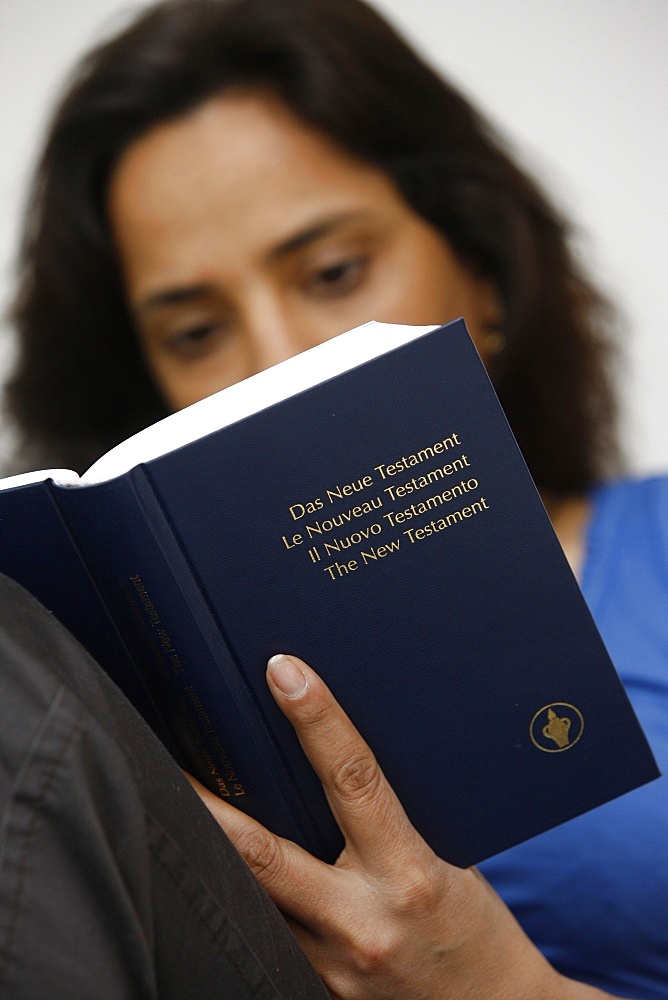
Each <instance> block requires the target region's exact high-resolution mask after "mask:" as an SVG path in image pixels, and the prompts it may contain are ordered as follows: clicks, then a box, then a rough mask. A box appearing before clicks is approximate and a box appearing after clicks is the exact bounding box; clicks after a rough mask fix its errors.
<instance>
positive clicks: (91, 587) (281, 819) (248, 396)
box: [0, 320, 657, 865]
mask: <svg viewBox="0 0 668 1000" xmlns="http://www.w3.org/2000/svg"><path fill="white" fill-rule="evenodd" d="M0 571H2V572H5V573H7V574H8V575H10V576H12V577H14V578H15V579H16V580H18V581H19V582H20V583H22V584H23V585H24V586H26V587H27V588H28V589H29V590H31V591H32V592H33V593H34V594H35V596H36V597H38V598H39V599H40V600H41V601H42V603H43V604H45V605H46V606H47V607H48V608H49V609H51V610H52V611H53V612H54V613H55V614H56V615H57V616H58V617H59V618H60V619H61V620H62V621H63V623H64V624H65V625H66V626H67V627H68V628H69V629H70V630H71V631H72V632H73V633H74V635H75V636H77V637H78V638H79V640H80V641H81V642H82V643H83V645H84V646H86V647H87V648H88V649H89V651H90V652H91V653H92V655H93V656H95V658H96V659H97V660H98V661H99V662H100V663H101V664H102V666H103V667H105V669H106V670H107V671H108V672H109V673H110V674H111V676H112V677H113V678H114V679H115V680H116V682H117V683H118V684H119V685H120V686H121V687H122V688H123V689H124V690H125V692H126V693H127V694H128V696H129V697H130V698H131V699H132V700H133V701H134V703H135V704H136V705H137V707H138V708H139V710H140V711H141V712H142V713H143V714H144V715H145V717H146V719H147V720H148V721H149V723H150V724H151V725H152V726H153V727H154V728H155V730H156V731H157V732H158V734H159V735H160V736H161V738H162V739H163V740H164V741H165V743H166V745H167V746H168V747H169V748H170V750H171V751H172V752H173V753H174V755H175V756H176V757H177V759H178V760H179V762H180V763H181V764H182V766H184V767H186V768H187V769H189V770H190V771H192V772H193V773H195V774H196V775H197V776H198V777H199V778H200V779H201V780H202V781H204V782H205V783H206V784H207V785H209V787H212V788H214V789H215V790H217V791H218V792H219V794H221V795H222V796H224V797H225V798H226V799H228V800H229V801H230V802H232V803H234V804H235V805H237V806H239V807H240V808H242V809H245V810H247V811H248V812H250V813H251V814H253V815H254V816H256V817H257V818H258V819H259V820H260V821H261V822H263V823H265V824H266V825H268V826H269V827H270V828H271V829H273V830H274V831H275V832H277V833H279V834H281V835H283V836H287V837H290V838H291V839H293V840H296V841H297V842H299V843H301V844H302V845H304V846H305V847H307V848H308V849H309V850H311V851H312V852H313V853H315V854H316V855H318V856H320V857H323V858H326V859H332V858H334V857H335V856H336V854H337V853H338V851H339V849H340V846H341V840H340V834H339V831H338V829H337V828H336V825H335V823H334V820H333V818H332V816H331V813H330V811H329V808H328V806H327V804H326V801H325V798H324V795H323V793H322V789H321V787H320V785H319V782H318V780H317V778H316V776H315V774H314V773H313V771H312V769H311V768H310V765H309V764H308V762H307V761H306V758H305V757H304V755H303V753H302V751H301V749H300V747H299V744H298V742H297V740H296V738H295V736H294V733H293V732H292V730H291V728H290V726H289V725H288V723H287V722H286V721H285V719H284V718H283V716H282V715H281V713H280V711H279V710H278V709H277V707H276V706H275V704H274V702H273V699H272V698H271V696H270V694H269V691H268V689H267V687H266V683H265V678H264V673H265V664H266V661H267V659H268V658H269V657H270V656H271V655H273V654H274V653H277V652H286V653H294V654H295V655H298V656H301V657H302V658H303V659H305V660H306V661H307V662H309V663H310V664H311V665H312V666H313V667H314V668H315V669H316V670H317V671H318V672H319V673H320V674H321V675H322V676H323V678H324V679H325V681H326V682H327V683H328V684H329V686H330V687H331V688H332V690H333V692H334V694H335V695H336V696H337V697H338V699H339V700H340V702H341V703H342V705H343V706H344V708H345V709H346V710H347V712H348V713H349V715H350V716H351V718H352V719H353V721H354V723H355V724H356V725H357V726H358V728H359V729H360V730H361V732H362V733H363V735H364V737H365V738H366V739H367V740H368V741H369V743H370V744H371V746H372V747H373V749H374V751H375V752H376V754H377V756H378V758H379V761H380V763H381V765H382V767H383V768H384V770H385V772H386V774H387V776H388V778H389V780H390V781H391V783H392V784H393V786H394V787H395V789H396V791H397V793H398V795H399V797H400V799H401V800H402V802H403V804H404V807H405V808H406V810H407V812H408V814H409V816H410V818H411V820H412V821H413V823H414V824H415V825H416V827H417V828H418V829H419V830H420V832H421V833H422V834H423V836H424V837H425V838H426V839H427V840H428V841H429V842H430V843H431V844H432V846H433V847H434V849H435V850H436V851H437V852H438V853H439V854H440V855H442V856H443V857H445V858H447V859H448V860H450V861H452V862H453V863H455V864H458V865H469V864H473V863H477V862H478V861H481V860H482V859H484V858H485V857H488V856H489V855H491V854H494V853H496V852H498V851H500V850H503V849H505V848H506V847H509V846H511V845H513V844H515V843H518V842H519V841H521V840H524V839H526V838H528V837H531V836H534V835H535V834H538V833H540V832H541V831H542V830H545V829H547V828H549V827H551V826H553V825H555V824H557V823H560V822H563V821H565V820H567V819H569V818H570V817H572V816H575V815H577V814H578V813H580V812H582V811H584V810H587V809H590V808H593V807H595V806H596V805H598V804H600V803H602V802H604V801H607V800H609V799H610V798H613V797H615V796H617V795H619V794H622V793H624V792H625V791H627V790H629V789H631V788H633V787H635V786H637V785H638V784H641V783H643V782H645V781H649V780H651V779H652V778H654V777H656V775H657V770H656V766H655V764H654V761H653V759H652V756H651V753H650V751H649V749H648V747H647V744H646V741H645V739H644V736H643V734H642V731H641V730H640V727H639V725H638V723H637V721H636V718H635V716H634V714H633V712H632V710H631V708H630V706H629V703H628V700H627V698H626V695H625V693H624V691H623V689H622V686H621V684H620V682H619V679H618V677H617V675H616V673H615V670H614V667H613V666H612V664H611V663H610V660H609V658H608V655H607V653H606V650H605V648H604V645H603V643H602V641H601V639H600V637H599V635H598V632H597V630H596V628H595V626H594V623H593V621H592V619H591V616H590V614H589V612H588V610H587V607H586V605H585V603H584V601H583V598H582V596H581V594H580V591H579V588H578V586H577V583H576V581H575V580H574V578H573V576H572V573H571V571H570V569H569V567H568V565H567V563H566V561H565V558H564V556H563V553H562V551H561V548H560V546H559V543H558V541H557V539H556V537H555V535H554V532H553V530H552V527H551V525H550V523H549V520H548V518H547V516H546V514H545V511H544V509H543V506H542V504H541V501H540V498H539V496H538V494H537V492H536V489H535V487H534V485H533V483H532V481H531V477H530V475H529V473H528V471H527V469H526V466H525V464H524V461H523V459H522V456H521V454H520V452H519V450H518V448H517V445H516V443H515V441H514V438H513V436H512V433H511V432H510V429H509V427H508V424H507V422H506V419H505V417H504V414H503V412H502V410H501V408H500V405H499V403H498V400H497V398H496V396H495V393H494V390H493V389H492V387H491V384H490V382H489V380H488V378H487V375H486V372H485V370H484V367H483V366H482V364H481V362H480V359H479V357H478V355H477V353H476V351H475V348H474V346H473V344H472V343H471V340H470V338H469V336H468V333H467V331H466V328H465V325H464V323H463V321H461V320H458V321H456V322H454V323H451V324H448V325H447V326H445V327H434V328H431V327H427V328H425V327H421V328H415V327H401V326H389V325H384V324H376V323H371V324H367V325H366V326H364V327H360V328H358V329H356V330H352V331H349V332H348V333H345V334H343V335H341V336H340V337H337V338H335V339H334V340H331V341H328V342H326V343H324V344H322V345H320V346H318V347H316V348H313V349H312V350H310V351H307V352H305V353H304V354H301V355H299V356H298V357H295V358H292V359H291V360H289V361H286V362H284V363H282V364H280V365H277V366H276V367H275V368H272V369H269V370H267V371H265V372H262V373H260V374H258V375H255V376H253V377H252V378H250V379H247V380H246V381H244V382H242V383H239V384H237V385H234V386H231V387H230V388H228V389H225V390H223V391H222V392H220V393H217V394H216V395H214V396H211V397H209V398H208V399H205V400H202V401H201V402H199V403H196V404H194V405H193V406H191V407H188V408H187V409H185V410H182V411H181V412H179V413H175V414H173V415H172V416H169V417H167V418H166V419H165V420H162V421H160V422H159V423H157V424H155V425H153V426H152V427H149V428H147V429H146V430H145V431H142V432H141V433H140V434H138V435H135V436H134V437H133V438H130V439H129V440H128V441H125V442H123V443H122V444H120V445H119V446H118V447H116V448H115V449H113V450H112V451H110V452H109V453H108V454H107V455H105V456H103V457H102V458H100V460H99V461H98V462H96V463H95V465H94V466H93V467H92V468H91V469H90V470H89V471H88V472H87V473H86V474H85V475H84V476H82V477H81V479H79V478H78V477H77V476H75V475H74V474H73V473H69V472H66V471H62V470H50V471H46V472H42V473H35V474H30V475H28V476H19V477H13V478H11V479H8V480H4V481H2V483H0Z"/></svg>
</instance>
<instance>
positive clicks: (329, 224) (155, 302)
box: [136, 210, 369, 316]
mask: <svg viewBox="0 0 668 1000" xmlns="http://www.w3.org/2000/svg"><path fill="white" fill-rule="evenodd" d="M368 215H369V213H368V212H366V211H362V210H359V211H350V212H339V213H337V214H336V215H330V216H327V217H326V218H324V219H320V220H318V222H316V223H314V224H313V225H310V226H307V227H306V228H304V229H301V230H299V231H298V232H296V233H294V234H293V235H292V236H288V237H287V238H286V239H284V240H281V241H280V242H279V243H277V244H276V246H274V247H271V249H270V250H268V251H267V253H266V255H265V260H266V261H267V263H274V262H276V261H279V260H282V259H283V258H284V257H289V256H290V254H292V253H295V252H296V251H297V250H300V249H302V247H305V246H308V245H309V244H311V243H315V242H317V241H318V240H319V239H322V238H323V237H324V236H328V235H329V234H330V233H332V232H335V231H336V230H337V229H341V228H343V227H344V226H346V225H348V224H349V223H351V222H357V221H359V220H361V219H364V218H365V217H367V216H368ZM213 290H214V289H213V286H212V285H210V284H208V283H206V282H196V283H194V284H192V285H183V286H177V287H174V288H165V289H161V290H159V291H157V292H154V293H152V294H150V295H148V296H147V297H146V298H145V299H144V300H143V301H142V302H140V303H139V304H138V305H137V307H136V312H137V314H138V315H140V316H144V315H145V314H146V313H151V312H154V311H156V310H159V309H165V308H169V307H170V306H174V305H177V306H178V305H182V304H186V305H187V304H188V303H191V302H197V301H201V300H202V299H204V298H206V297H207V295H210V294H211V293H212V291H213Z"/></svg>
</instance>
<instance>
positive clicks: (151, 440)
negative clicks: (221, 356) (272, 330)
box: [81, 322, 439, 485]
mask: <svg viewBox="0 0 668 1000" xmlns="http://www.w3.org/2000/svg"><path fill="white" fill-rule="evenodd" d="M438 325H439V324H436V325H434V326H405V325H400V324H393V323H376V322H370V323H365V324H364V325H363V326H358V327H355V328H354V329H353V330H348V331H347V332H346V333H342V334H340V335H339V336H338V337H334V338H333V339H332V340H327V341H325V342H324V343H322V344H318V345H317V346H316V347H312V348H311V349H310V350H308V351H304V352H303V353H302V354H297V355H295V357H293V358H288V359H287V360H286V361H282V362H281V363H280V364H278V365H274V366H273V367H272V368H267V369H266V370H265V371H261V372H258V373H257V374H256V375H251V376H250V378H247V379H244V380H243V381H242V382H237V383H235V384H234V385H231V386H228V387H227V388H226V389H221V391H220V392H217V393H214V395H213V396H208V397H207V398H206V399H202V400H200V401H199V402H197V403H193V404H192V405H191V406H187V407H186V408H185V409H183V410H179V411H178V412H177V413H172V414H170V416H168V417H165V418H164V420H160V421H158V423H156V424H152V425H151V426H150V427H147V428H145V429H144V430H143V431H139V433H138V434H135V435H133V436H132V437H130V438H128V439H127V440H126V441H123V442H121V444H119V445H117V446H116V447H115V448H112V450H111V451H109V452H107V454H106V455H103V456H102V457H101V458H100V459H98V461H97V462H95V464H94V465H92V466H91V467H90V469H89V470H88V471H87V472H86V473H84V475H83V476H82V477H81V483H82V484H84V485H88V484H92V483H101V482H105V481H106V480H108V479H113V478H115V477H116V476H120V475H122V474H123V473H124V472H128V471H129V470H130V469H133V468H134V467H135V466H136V465H139V464H141V463H142V462H148V461H150V460H151V459H153V458H159V457H160V456H161V455H166V454H167V453H168V452H170V451H175V450H176V449H177V448H181V447H183V445H186V444H188V443H189V442H191V441H196V440H197V439H198V438H201V437H204V436H205V435H207V434H211V433H212V432H213V431H216V430H219V429H220V428H221V427H227V426H229V425H230V424H233V423H235V422H236V421H237V420H242V419H243V418H244V417H248V416H250V415H251V414H253V413H258V412H259V411H260V410H263V409H266V408H267V407H268V406H272V405H273V404H274V403H278V402H280V401H281V400H283V399H288V398H289V397H290V396H295V395H297V393H299V392H303V391H304V390H305V389H308V388H310V387H311V386H314V385H318V384H319V383H321V382H325V381H327V380H328V379H330V378H333V377H334V376H336V375H340V374H341V373H342V372H345V371H349V370H350V369H351V368H356V367H357V366H358V365H361V364H364V362H366V361H370V360H371V359H372V358H375V357H378V356H380V355H381V354H386V353H388V352H389V351H392V350H394V349H395V348H398V347H402V346H403V345H404V344H407V343H409V342H410V341H411V340H415V339H417V338H418V337H422V336H424V335H426V334H427V333H430V332H431V331H432V330H436V329H438Z"/></svg>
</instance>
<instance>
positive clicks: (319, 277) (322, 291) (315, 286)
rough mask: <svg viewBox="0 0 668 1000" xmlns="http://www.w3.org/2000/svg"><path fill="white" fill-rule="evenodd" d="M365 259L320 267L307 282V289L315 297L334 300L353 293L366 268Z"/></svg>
mask: <svg viewBox="0 0 668 1000" xmlns="http://www.w3.org/2000/svg"><path fill="white" fill-rule="evenodd" d="M367 263H368V261H367V259H366V258H365V257H353V258H350V259H349V260H343V261H339V262H337V263H336V264H331V265H328V266H327V267H321V268H319V269H318V270H317V271H315V272H314V273H313V274H312V275H311V277H310V278H309V279H308V280H307V287H308V288H309V290H310V291H312V292H314V293H315V294H316V295H322V296H323V297H331V298H335V297H336V296H337V295H346V294H347V293H348V292H351V291H354V290H355V288H357V286H358V284H359V283H360V282H361V280H362V278H363V276H364V272H365V270H366V267H367Z"/></svg>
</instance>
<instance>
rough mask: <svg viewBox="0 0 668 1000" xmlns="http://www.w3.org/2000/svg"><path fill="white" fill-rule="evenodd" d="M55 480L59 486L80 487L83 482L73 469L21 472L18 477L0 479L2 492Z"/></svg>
mask: <svg viewBox="0 0 668 1000" xmlns="http://www.w3.org/2000/svg"><path fill="white" fill-rule="evenodd" d="M47 479H53V481H54V483H56V484H57V485H58V486H79V484H80V482H81V480H80V478H79V476H78V475H77V474H76V472H72V470H71V469H41V470H40V471H39V472H21V473H19V475H18V476H7V477H6V478H5V479H0V490H13V489H15V488H16V487H17V486H30V484H31V483H43V482H44V481H45V480H47Z"/></svg>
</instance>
